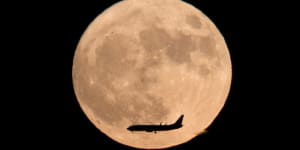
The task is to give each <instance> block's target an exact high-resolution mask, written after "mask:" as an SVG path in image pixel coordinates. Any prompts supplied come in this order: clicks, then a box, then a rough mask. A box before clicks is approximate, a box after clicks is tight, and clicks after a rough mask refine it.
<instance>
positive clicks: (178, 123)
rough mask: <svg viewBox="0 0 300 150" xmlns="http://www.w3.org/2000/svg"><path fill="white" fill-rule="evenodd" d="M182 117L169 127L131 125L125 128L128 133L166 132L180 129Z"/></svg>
mask: <svg viewBox="0 0 300 150" xmlns="http://www.w3.org/2000/svg"><path fill="white" fill-rule="evenodd" d="M183 117H184V115H181V116H180V117H179V118H178V120H177V121H176V122H175V123H173V124H170V125H161V124H160V125H132V126H129V127H128V128H127V130H129V131H146V132H154V133H156V132H157V131H168V130H174V129H178V128H181V127H182V120H183Z"/></svg>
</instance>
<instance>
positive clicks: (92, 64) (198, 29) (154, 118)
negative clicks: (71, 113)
mask: <svg viewBox="0 0 300 150" xmlns="http://www.w3.org/2000/svg"><path fill="white" fill-rule="evenodd" d="M72 77H73V86H74V90H75V94H76V97H77V100H78V102H79V104H80V107H81V108H82V110H83V112H84V113H85V114H86V116H87V117H88V118H89V120H90V121H91V122H92V123H93V124H94V125H95V127H96V128H98V129H99V130H100V131H101V132H102V133H104V134H106V135H107V136H108V137H110V138H111V139H113V140H115V141H117V142H119V143H121V144H124V145H128V146H131V147H136V148H144V149H148V148H166V147H172V146H176V145H179V144H182V143H185V142H187V141H189V140H191V139H192V138H194V137H196V136H197V135H199V134H201V133H203V132H205V130H206V128H208V127H209V125H210V124H211V123H212V122H213V121H214V119H215V118H216V117H217V115H218V114H219V112H220V111H221V109H222V108H223V106H224V104H225V102H226V99H227V96H228V93H229V90H230V85H231V77H232V70H231V60H230V55H229V50H228V48H227V46H226V43H225V40H224V38H223V36H222V35H221V33H220V32H219V30H218V29H217V27H216V26H215V25H214V23H213V22H212V21H211V20H210V19H209V18H208V17H207V16H205V15H204V14H203V13H202V12H201V11H200V10H198V9H197V8H195V7H193V6H192V5H190V4H188V3H185V2H183V1H180V0H124V1H121V2H119V3H116V4H114V5H113V6H111V7H110V8H108V9H107V10H105V11H104V12H103V13H101V14H100V15H99V16H98V17H96V18H95V20H94V21H93V22H92V23H91V24H90V25H89V26H88V28H87V29H86V31H85V32H84V34H83V35H82V37H81V39H80V41H79V43H78V45H77V48H76V51H75V55H74V59H73V68H72ZM181 114H183V115H184V119H183V122H182V125H183V126H182V127H181V128H179V129H175V130H168V131H157V133H154V132H132V131H129V130H127V128H128V127H129V126H131V125H137V124H140V125H142V124H153V125H159V124H160V123H162V124H163V125H164V124H172V123H173V122H175V121H176V120H177V119H178V117H179V116H180V115H181ZM99 142H101V141H99Z"/></svg>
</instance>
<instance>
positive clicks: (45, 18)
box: [2, 0, 294, 150]
mask: <svg viewBox="0 0 300 150" xmlns="http://www.w3.org/2000/svg"><path fill="white" fill-rule="evenodd" d="M115 2H118V1H117V0H112V1H98V2H86V1H79V2H78V1H77V2H69V3H67V2H64V3H62V2H35V3H28V2H23V3H13V4H8V5H7V6H9V8H10V9H8V10H5V11H3V13H2V14H4V15H5V18H4V19H6V20H5V21H4V23H3V25H4V26H5V27H4V28H3V29H4V30H6V29H7V31H8V32H5V37H6V39H8V41H9V42H6V40H5V41H3V43H4V44H7V47H8V48H7V51H5V50H4V54H3V59H2V60H5V61H4V62H3V63H2V64H4V69H7V71H6V73H4V76H5V78H4V79H5V80H6V79H7V80H6V82H5V83H7V85H6V90H7V91H10V92H4V94H5V95H6V94H7V97H8V98H5V99H6V101H5V102H8V103H7V104H6V103H5V104H3V105H2V106H3V109H2V110H3V113H2V114H3V116H4V119H5V121H4V123H3V124H4V128H2V129H4V132H5V133H6V134H4V135H5V139H6V140H8V141H10V142H11V141H14V144H9V146H11V147H14V146H20V145H21V146H25V147H37V148H49V147H53V148H63V147H65V148H73V147H75V148H76V147H84V149H90V148H94V149H132V148H130V147H127V146H124V145H121V144H118V143H116V142H114V141H113V140H111V139H110V138H108V137H107V136H105V135H104V134H102V133H101V132H99V131H98V129H96V128H95V127H94V126H93V124H92V123H91V122H90V121H89V120H88V119H87V118H86V116H85V115H84V113H83V112H82V110H81V109H80V107H79V104H78V102H77V100H76V97H75V94H74V90H73V86H72V61H73V55H74V52H75V49H76V46H77V44H78V42H79V39H80V37H81V35H82V34H83V32H84V31H85V29H86V28H87V26H88V25H89V23H90V22H91V21H92V20H93V19H95V17H96V16H97V15H99V14H100V13H101V12H102V11H104V10H105V9H106V8H108V7H109V6H111V5H112V4H114V3H115ZM187 2H188V3H191V4H192V5H194V6H195V7H196V8H198V9H200V10H201V11H202V12H203V13H204V14H206V15H207V16H208V17H209V18H210V19H211V20H212V21H213V22H214V23H215V24H216V26H217V27H218V28H219V30H220V32H221V33H222V34H223V36H224V38H225V40H226V43H227V44H228V48H229V50H230V55H231V59H232V67H233V79H232V86H231V91H230V93H229V97H228V100H227V102H226V104H225V107H224V108H223V110H222V111H221V113H220V115H219V116H218V117H217V118H216V120H215V121H214V122H213V124H212V125H211V126H210V127H209V128H208V132H207V133H206V134H204V135H201V136H198V137H196V138H194V139H193V140H191V141H189V142H188V143H185V144H183V145H180V146H177V147H174V148H172V149H178V150H179V149H201V148H204V149H208V148H209V149H212V148H226V149H227V148H230V149H231V148H236V149H245V148H261V147H277V146H281V145H284V146H289V144H286V143H285V142H284V141H285V140H287V139H289V140H288V141H292V139H294V138H292V137H291V136H285V133H286V132H287V127H286V126H285V125H284V124H285V123H286V122H287V119H288V118H289V117H292V116H291V115H288V116H287V115H283V113H282V111H285V110H286V109H287V108H286V107H287V105H284V104H283V103H282V101H287V100H288V99H289V98H288V96H286V95H283V94H281V93H282V91H281V90H279V87H281V88H282V87H284V88H288V87H289V86H284V85H283V84H284V83H285V82H287V81H283V80H281V79H282V78H284V77H283V76H282V74H287V73H288V72H289V69H288V67H287V66H286V65H283V63H281V62H282V61H283V60H286V59H287V58H285V57H286V52H288V53H289V52H290V50H291V49H293V48H291V47H289V45H284V46H282V45H281V43H282V42H283V40H279V39H281V38H282V37H283V38H289V37H287V36H283V34H285V32H287V30H288V28H285V26H283V24H285V23H290V22H291V21H292V20H291V19H289V18H288V16H289V14H292V13H293V9H292V10H291V11H284V12H286V13H285V14H282V13H281V12H282V11H283V10H284V8H286V7H285V5H286V4H282V3H275V2H270V3H269V2H265V3H264V4H263V3H261V2H259V1H231V0H227V1H214V0H199V1H192V0H189V1H187ZM5 6H6V5H4V7H5ZM279 8H280V9H279ZM279 10H280V11H279ZM6 14H8V15H6ZM282 18H284V19H282ZM6 26H7V27H8V28H6ZM6 34H7V35H6ZM290 41H291V40H290ZM7 64H9V65H7ZM283 72H284V73H283ZM290 77H291V76H290ZM291 78H292V77H291ZM6 90H5V91H6ZM278 106H281V107H278ZM290 114H292V112H290ZM288 127H290V126H289V125H288ZM4 132H3V133H4ZM4 143H6V142H4ZM6 144H7V143H6ZM40 145H42V147H40Z"/></svg>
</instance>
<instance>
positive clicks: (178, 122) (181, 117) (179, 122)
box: [175, 115, 184, 125]
mask: <svg viewBox="0 0 300 150" xmlns="http://www.w3.org/2000/svg"><path fill="white" fill-rule="evenodd" d="M183 117H184V115H181V116H180V117H179V118H178V120H177V121H176V122H175V125H182V120H183Z"/></svg>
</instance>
